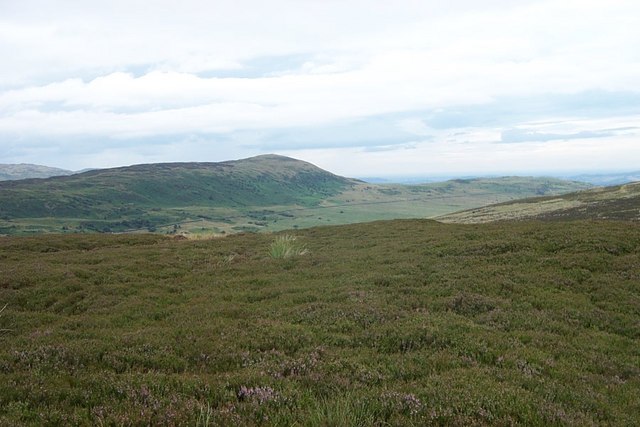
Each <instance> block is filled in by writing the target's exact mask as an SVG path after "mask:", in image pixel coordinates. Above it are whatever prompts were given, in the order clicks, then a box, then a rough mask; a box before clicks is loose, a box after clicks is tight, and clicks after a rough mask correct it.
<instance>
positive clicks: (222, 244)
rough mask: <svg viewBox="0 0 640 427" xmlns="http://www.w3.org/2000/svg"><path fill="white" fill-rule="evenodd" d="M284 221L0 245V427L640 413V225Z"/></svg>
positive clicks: (579, 421) (440, 420)
mask: <svg viewBox="0 0 640 427" xmlns="http://www.w3.org/2000/svg"><path fill="white" fill-rule="evenodd" d="M295 235H296V237H297V238H298V239H299V241H301V242H304V244H305V246H306V247H307V248H308V249H309V253H308V254H307V255H305V256H303V257H289V258H287V259H273V258H272V257H271V256H270V248H271V244H272V243H273V239H274V236H273V235H268V234H237V235H233V236H229V237H226V238H224V239H210V240H196V241H191V240H177V239H174V238H170V237H163V236H159V235H97V234H86V235H48V236H36V237H20V238H18V237H5V238H0V301H2V304H3V305H4V304H8V305H7V307H6V309H5V310H4V312H3V313H2V316H1V317H0V329H9V330H10V331H9V332H7V333H5V334H4V335H3V336H2V338H1V339H2V346H0V372H2V378H3V379H2V381H0V425H198V426H207V425H208V426H212V425H249V426H251V425H311V426H313V425H316V426H326V425H361V426H369V425H381V426H382V425H403V426H404V425H416V426H418V425H420V426H421V425H516V424H520V425H576V426H585V425H637V424H638V422H639V421H640V393H638V391H639V390H640V364H639V363H638V362H639V360H640V345H639V344H640V342H639V341H640V324H639V323H638V316H639V314H640V289H639V288H638V283H639V282H640V276H639V271H640V226H639V225H638V224H637V223H633V222H616V221H610V222H587V221H581V222H566V223H556V222H545V223H543V222H518V223H499V224H484V225H455V224H440V223H436V222H433V221H427V220H404V221H387V222H375V223H370V224H359V225H348V226H339V227H320V228H310V229H305V230H298V231H296V232H295ZM296 242H297V241H296Z"/></svg>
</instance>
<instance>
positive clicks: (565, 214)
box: [437, 182, 640, 223]
mask: <svg viewBox="0 0 640 427" xmlns="http://www.w3.org/2000/svg"><path fill="white" fill-rule="evenodd" d="M437 219H438V220H441V221H443V222H457V223H482V222H491V221H501V220H522V219H539V220H577V219H613V220H634V221H639V220H640V182H635V183H630V184H624V185H617V186H613V187H600V188H594V189H590V190H585V191H579V192H574V193H569V194H563V195H559V196H548V197H536V198H528V199H523V200H516V201H511V202H506V203H499V204H495V205H490V206H485V207H482V208H477V209H471V210H466V211H462V212H456V213H453V214H448V215H444V216H442V217H439V218H437Z"/></svg>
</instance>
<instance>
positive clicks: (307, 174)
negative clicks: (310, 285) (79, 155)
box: [0, 156, 354, 230]
mask: <svg viewBox="0 0 640 427" xmlns="http://www.w3.org/2000/svg"><path fill="white" fill-rule="evenodd" d="M353 182H354V181H352V180H348V179H346V178H341V177H338V176H336V175H333V174H331V173H329V172H326V171H323V170H321V169H319V168H316V167H315V166H313V165H311V164H309V163H305V162H302V161H299V160H294V159H290V158H287V157H281V156H259V157H254V158H251V159H246V160H239V161H230V162H222V163H162V164H151V165H137V166H131V167H123V168H114V169H100V170H94V171H89V172H85V173H82V174H77V175H72V176H67V177H55V178H50V179H47V180H23V181H15V182H14V181H11V182H9V181H7V182H0V217H4V218H6V219H17V218H18V219H19V218H75V219H78V218H82V219H88V220H99V221H103V222H102V224H104V225H105V226H108V227H109V228H113V229H123V228H124V229H126V228H139V227H140V226H143V225H146V224H157V223H162V222H172V221H179V220H181V219H184V218H185V215H184V214H183V213H180V212H175V211H172V212H167V211H162V209H163V208H172V209H175V208H181V207H193V206H200V207H218V208H219V207H230V208H232V207H244V206H271V205H281V204H284V205H300V206H315V205H317V204H318V203H319V202H320V201H321V200H322V199H324V198H326V197H328V196H331V195H335V194H337V193H339V192H340V191H341V190H342V189H343V188H344V187H346V186H348V185H349V184H352V183H353ZM89 224H93V225H94V227H93V228H97V229H98V230H100V229H101V228H100V226H98V225H96V224H99V222H93V223H89ZM88 228H92V227H91V226H88Z"/></svg>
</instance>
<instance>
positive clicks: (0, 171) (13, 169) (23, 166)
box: [0, 163, 75, 181]
mask: <svg viewBox="0 0 640 427" xmlns="http://www.w3.org/2000/svg"><path fill="white" fill-rule="evenodd" d="M73 173H75V172H73V171H69V170H65V169H58V168H51V167H49V166H41V165H32V164H28V163H20V164H0V181H10V180H18V179H29V178H49V177H52V176H63V175H71V174H73Z"/></svg>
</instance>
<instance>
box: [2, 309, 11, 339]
mask: <svg viewBox="0 0 640 427" xmlns="http://www.w3.org/2000/svg"><path fill="white" fill-rule="evenodd" d="M8 305H9V304H5V305H4V307H2V308H0V317H2V312H4V309H5V308H7V306H8ZM10 331H11V329H5V328H2V329H0V336H2V335H4V334H6V333H7V332H10Z"/></svg>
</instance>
